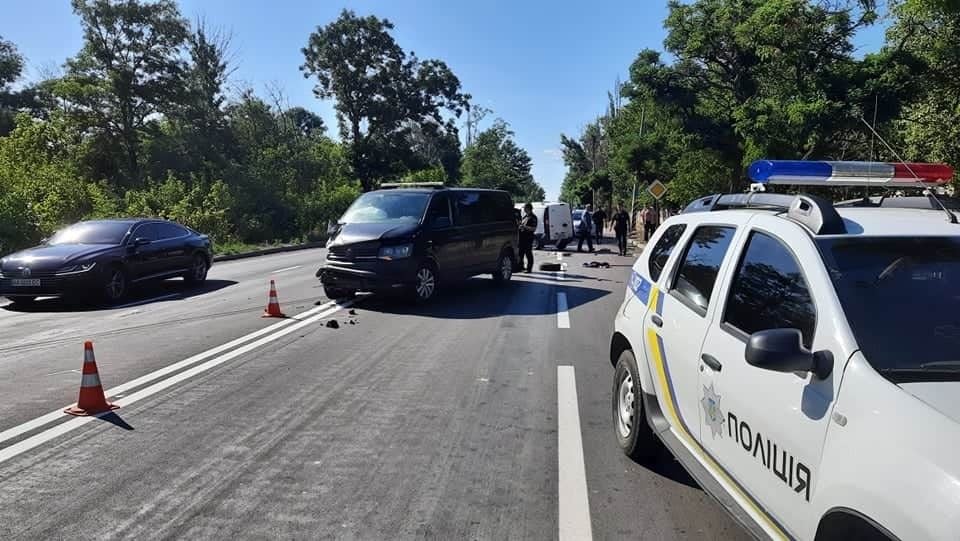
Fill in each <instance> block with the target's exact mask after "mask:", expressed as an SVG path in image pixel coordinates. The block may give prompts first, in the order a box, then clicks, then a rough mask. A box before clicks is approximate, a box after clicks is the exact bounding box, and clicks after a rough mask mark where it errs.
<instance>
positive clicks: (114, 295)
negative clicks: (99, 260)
mask: <svg viewBox="0 0 960 541" xmlns="http://www.w3.org/2000/svg"><path fill="white" fill-rule="evenodd" d="M104 293H105V295H106V297H107V301H109V302H117V301H119V300H120V299H122V298H123V297H124V296H125V295H126V294H127V275H126V273H124V272H123V269H120V268H115V269H111V270H110V278H109V279H108V280H107V285H106V287H105V288H104Z"/></svg>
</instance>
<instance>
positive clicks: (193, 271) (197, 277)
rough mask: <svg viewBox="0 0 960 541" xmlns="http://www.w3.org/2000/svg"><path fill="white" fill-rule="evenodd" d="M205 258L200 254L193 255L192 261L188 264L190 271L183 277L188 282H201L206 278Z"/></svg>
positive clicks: (207, 268)
mask: <svg viewBox="0 0 960 541" xmlns="http://www.w3.org/2000/svg"><path fill="white" fill-rule="evenodd" d="M208 270H209V267H208V266H207V258H205V257H203V256H202V255H200V254H197V255H195V256H193V263H191V265H190V272H189V273H187V275H186V276H184V279H186V281H187V282H188V283H190V284H202V283H203V282H204V281H206V279H207V271H208Z"/></svg>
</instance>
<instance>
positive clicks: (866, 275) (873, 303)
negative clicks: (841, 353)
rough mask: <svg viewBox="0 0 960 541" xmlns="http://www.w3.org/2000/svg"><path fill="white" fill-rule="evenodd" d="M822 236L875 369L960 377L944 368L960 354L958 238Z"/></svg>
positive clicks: (853, 323)
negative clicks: (824, 237) (826, 237)
mask: <svg viewBox="0 0 960 541" xmlns="http://www.w3.org/2000/svg"><path fill="white" fill-rule="evenodd" d="M819 242H820V249H821V252H822V253H823V255H824V259H825V261H826V263H827V267H828V269H829V270H830V274H831V278H832V279H833V283H834V285H835V287H836V290H837V295H838V296H839V297H840V303H841V304H842V305H843V310H844V312H845V313H846V316H847V319H848V321H849V323H850V326H851V328H852V330H853V333H854V336H855V337H856V339H857V344H858V345H859V346H860V348H861V350H862V351H863V354H864V356H865V357H866V359H867V361H869V362H870V364H871V365H873V367H874V368H875V369H877V370H878V371H880V372H881V373H884V372H889V373H896V372H900V373H911V372H916V373H920V372H923V371H926V372H928V374H927V375H926V376H924V377H921V378H919V379H931V377H932V378H933V379H941V380H943V379H952V380H957V379H960V371H957V370H946V369H944V368H943V367H949V366H950V365H952V364H953V361H956V360H957V359H958V356H960V237H863V238H835V239H825V240H821V241H819ZM934 372H938V374H936V375H934V374H933V373H934ZM901 379H903V378H901Z"/></svg>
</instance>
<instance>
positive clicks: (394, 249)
mask: <svg viewBox="0 0 960 541" xmlns="http://www.w3.org/2000/svg"><path fill="white" fill-rule="evenodd" d="M411 254H413V245H412V244H400V245H399V246H384V247H382V248H380V254H379V255H378V257H379V258H380V259H387V260H390V259H403V258H405V257H410V255H411Z"/></svg>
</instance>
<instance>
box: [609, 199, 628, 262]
mask: <svg viewBox="0 0 960 541" xmlns="http://www.w3.org/2000/svg"><path fill="white" fill-rule="evenodd" d="M629 230H630V215H629V214H627V212H626V211H625V210H623V206H622V205H621V206H618V207H617V213H616V214H614V215H613V232H614V234H616V236H617V248H618V249H619V250H620V255H627V231H629Z"/></svg>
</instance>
